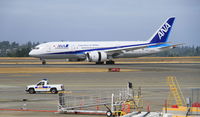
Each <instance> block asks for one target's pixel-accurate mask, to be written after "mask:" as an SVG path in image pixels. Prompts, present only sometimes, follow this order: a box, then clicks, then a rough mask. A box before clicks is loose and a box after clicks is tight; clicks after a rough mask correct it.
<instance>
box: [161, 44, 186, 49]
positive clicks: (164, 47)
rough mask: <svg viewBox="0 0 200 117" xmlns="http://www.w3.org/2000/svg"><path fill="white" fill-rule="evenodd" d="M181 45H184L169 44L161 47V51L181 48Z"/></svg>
mask: <svg viewBox="0 0 200 117" xmlns="http://www.w3.org/2000/svg"><path fill="white" fill-rule="evenodd" d="M180 45H183V44H174V45H171V44H169V45H167V46H163V47H160V49H169V48H176V47H177V46H180Z"/></svg>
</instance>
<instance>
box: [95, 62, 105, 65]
mask: <svg viewBox="0 0 200 117" xmlns="http://www.w3.org/2000/svg"><path fill="white" fill-rule="evenodd" d="M96 64H97V65H103V64H104V62H96Z"/></svg>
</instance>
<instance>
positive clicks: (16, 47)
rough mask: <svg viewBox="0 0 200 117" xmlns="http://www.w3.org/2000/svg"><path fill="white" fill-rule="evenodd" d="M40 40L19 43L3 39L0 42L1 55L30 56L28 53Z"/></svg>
mask: <svg viewBox="0 0 200 117" xmlns="http://www.w3.org/2000/svg"><path fill="white" fill-rule="evenodd" d="M38 44H39V42H37V43H35V42H27V43H26V44H21V45H20V44H19V43H16V42H9V41H2V42H0V57H28V56H29V55H28V53H29V52H30V51H31V49H32V48H33V47H35V46H36V45H38Z"/></svg>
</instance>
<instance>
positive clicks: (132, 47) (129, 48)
mask: <svg viewBox="0 0 200 117" xmlns="http://www.w3.org/2000/svg"><path fill="white" fill-rule="evenodd" d="M160 44H163V43H151V44H150V43H148V44H139V45H127V46H121V47H117V48H113V49H111V50H107V51H105V52H106V53H107V54H108V55H116V54H121V53H125V52H127V51H132V50H137V49H143V48H146V47H149V46H156V45H160Z"/></svg>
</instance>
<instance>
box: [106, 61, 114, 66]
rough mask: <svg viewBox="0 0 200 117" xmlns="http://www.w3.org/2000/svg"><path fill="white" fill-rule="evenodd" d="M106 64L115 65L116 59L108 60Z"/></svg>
mask: <svg viewBox="0 0 200 117" xmlns="http://www.w3.org/2000/svg"><path fill="white" fill-rule="evenodd" d="M106 64H107V65H113V64H115V61H106Z"/></svg>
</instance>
